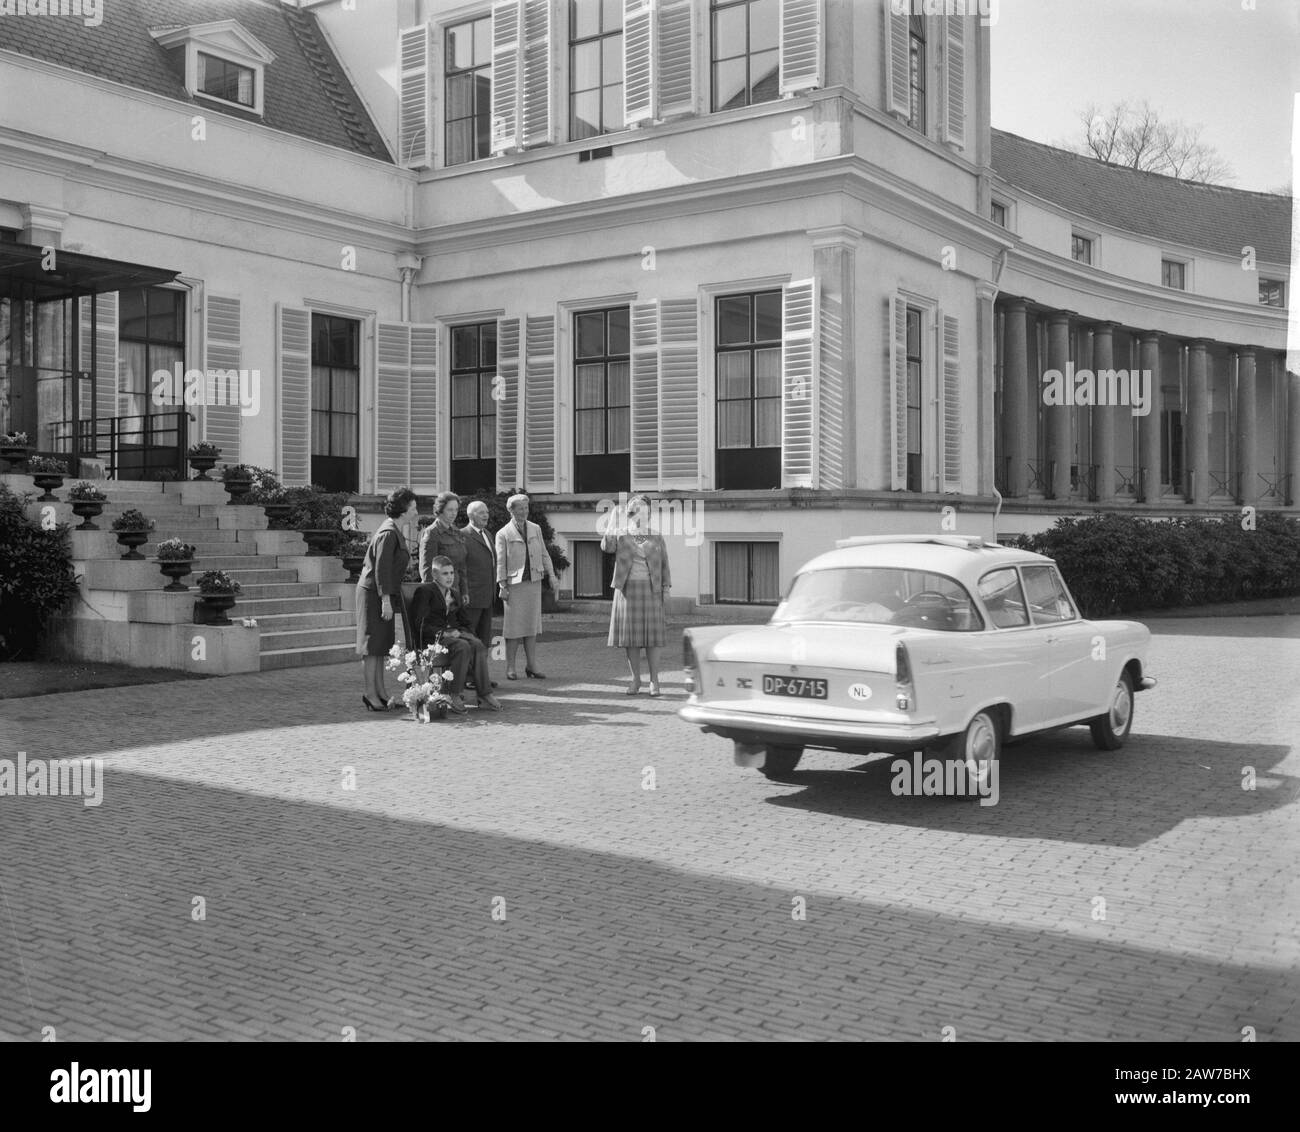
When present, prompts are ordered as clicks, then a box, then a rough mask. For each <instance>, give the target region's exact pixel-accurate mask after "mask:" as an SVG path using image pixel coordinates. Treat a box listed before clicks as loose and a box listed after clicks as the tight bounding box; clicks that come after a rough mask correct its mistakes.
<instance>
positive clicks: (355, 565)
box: [339, 534, 370, 582]
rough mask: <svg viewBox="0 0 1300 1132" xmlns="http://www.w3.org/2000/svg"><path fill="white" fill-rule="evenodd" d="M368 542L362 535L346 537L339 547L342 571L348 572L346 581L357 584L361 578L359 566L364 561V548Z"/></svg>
mask: <svg viewBox="0 0 1300 1132" xmlns="http://www.w3.org/2000/svg"><path fill="white" fill-rule="evenodd" d="M369 545H370V540H369V539H368V538H366V536H365V535H363V534H352V535H348V536H347V537H346V538H345V539H344V540H343V541H342V543H340V545H339V557H340V558H341V559H342V560H343V569H345V570H346V571H347V572H348V581H349V582H357V581H359V580H360V578H361V564H362V563H363V562H365V560H366V547H367V546H369Z"/></svg>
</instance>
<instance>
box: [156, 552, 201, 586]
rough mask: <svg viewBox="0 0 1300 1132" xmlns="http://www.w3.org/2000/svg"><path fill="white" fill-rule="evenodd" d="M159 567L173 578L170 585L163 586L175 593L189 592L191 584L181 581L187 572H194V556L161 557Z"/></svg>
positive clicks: (167, 575)
mask: <svg viewBox="0 0 1300 1132" xmlns="http://www.w3.org/2000/svg"><path fill="white" fill-rule="evenodd" d="M157 561H158V569H159V570H161V571H162V572H163V574H164V575H165V576H166V577H168V578H170V579H171V583H170V584H169V585H166V586H163V589H164V590H170V591H171V592H173V593H188V592H189V588H190V587H189V586H187V585H186V584H185V583H184V582H182V581H181V579H182V578H183V577H185V575H186V574H192V573H194V559H193V558H159V559H158V560H157Z"/></svg>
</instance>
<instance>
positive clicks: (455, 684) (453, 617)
mask: <svg viewBox="0 0 1300 1132" xmlns="http://www.w3.org/2000/svg"><path fill="white" fill-rule="evenodd" d="M429 565H430V567H431V568H432V573H433V577H434V580H433V581H432V582H425V583H423V584H422V585H420V586H418V587H416V590H415V596H414V597H413V598H412V601H411V622H412V624H413V625H414V626H415V632H416V634H417V638H418V640H419V642H420V646H421V647H422V648H423V647H424V646H425V645H430V644H433V642H434V641H435V640H436V639H438V634H440V633H441V634H442V637H441V641H442V645H443V647H444V648H445V649H447V657H446V664H447V668H448V669H450V671H451V679H450V680H449V681H448V682H447V684H446V685H444V687H443V690H444V691H445V692H446V693H447V695H448V697H449V698H450V699H451V710H452V711H454V712H456V713H457V714H458V715H464V714H465V712H466V710H467V709H466V707H465V701H464V699H463V698H462V697H461V692H462V691H463V690H464V688H465V677H466V676H467V675H470V674H472V675H473V679H474V687H475V689H476V691H477V692H478V706H479V707H481V708H487V709H489V710H491V711H500V710H501V702H500V701H499V700H498V699H497V698H496V697H495V696H494V695H493V694H492V691H491V688H492V681H491V679H490V678H489V677H488V651H487V647H486V646H485V645H484V644H483V642H482V641H480V640H479V639H478V638H477V637H476V636H475V635H474V632H473V629H472V626H471V623H470V619H469V617H468V615H467V614H466V611H465V606H464V605H463V604H461V601H460V599H459V598H458V597H457V596H456V567H455V566H454V565H453V564H452V561H451V559H450V558H444V557H441V556H439V557H437V558H434V559H433V561H432V562H430V564H429Z"/></svg>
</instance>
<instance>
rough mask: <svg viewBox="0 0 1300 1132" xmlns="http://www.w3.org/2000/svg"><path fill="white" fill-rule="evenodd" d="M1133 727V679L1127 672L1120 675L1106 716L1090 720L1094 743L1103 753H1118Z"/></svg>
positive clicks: (1089, 724)
mask: <svg viewBox="0 0 1300 1132" xmlns="http://www.w3.org/2000/svg"><path fill="white" fill-rule="evenodd" d="M1132 726H1133V677H1132V676H1130V675H1129V674H1128V672H1127V671H1124V672H1121V673H1120V674H1119V679H1118V680H1117V681H1116V682H1115V687H1114V688H1113V689H1112V691H1111V696H1110V708H1109V709H1108V710H1107V712H1106V714H1105V715H1099V716H1097V718H1096V719H1090V720H1088V729H1089V730H1090V731H1091V732H1092V741H1093V742H1094V743H1095V744H1096V745H1097V747H1098V748H1099V749H1100V750H1103V751H1118V750H1119V749H1120V748H1121V747H1122V746H1124V740H1125V739H1127V738H1128V733H1129V729H1130V728H1131V727H1132Z"/></svg>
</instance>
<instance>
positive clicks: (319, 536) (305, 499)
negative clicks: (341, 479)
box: [285, 487, 350, 557]
mask: <svg viewBox="0 0 1300 1132" xmlns="http://www.w3.org/2000/svg"><path fill="white" fill-rule="evenodd" d="M285 496H286V498H288V499H289V501H290V502H291V503H292V504H293V507H292V509H291V510H290V512H289V515H288V516H287V517H286V519H285V524H286V525H287V526H288V527H289V528H290V529H291V530H295V531H297V532H298V533H299V534H301V535H302V537H303V538H304V539H305V540H306V542H307V547H308V550H307V553H308V554H310V555H313V556H316V557H322V556H325V555H329V554H336V553H338V546H339V543H340V542H342V540H343V533H344V532H343V506H344V504H346V503H347V501H348V499H349V498H350V497H349V495H348V493H347V492H331V491H326V490H325V489H324V488H319V487H304V488H290V489H289V490H288V491H286V492H285Z"/></svg>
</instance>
